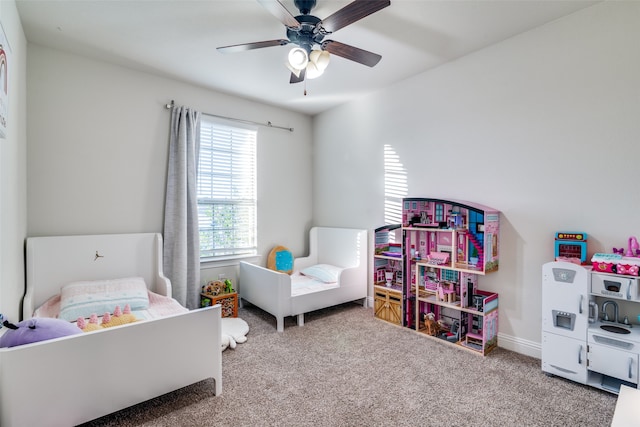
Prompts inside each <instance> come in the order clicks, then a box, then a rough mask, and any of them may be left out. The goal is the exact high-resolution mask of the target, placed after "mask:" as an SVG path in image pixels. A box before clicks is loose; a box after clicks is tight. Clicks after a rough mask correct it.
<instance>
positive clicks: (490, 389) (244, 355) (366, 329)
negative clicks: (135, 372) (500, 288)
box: [86, 304, 616, 427]
mask: <svg viewBox="0 0 640 427" xmlns="http://www.w3.org/2000/svg"><path fill="white" fill-rule="evenodd" d="M239 316H240V317H242V318H243V319H244V320H246V321H247V323H248V325H249V327H250V332H249V333H248V335H247V338H248V339H247V342H246V343H244V344H242V345H240V346H238V347H237V348H236V349H234V350H231V349H228V350H226V351H225V352H224V353H223V355H222V363H223V391H222V395H221V396H214V395H213V392H212V384H213V383H212V382H211V381H203V382H200V383H197V384H195V385H192V386H190V387H186V388H184V389H181V390H179V391H176V392H173V393H170V394H168V395H165V396H162V397H160V398H157V399H153V400H151V401H149V402H145V403H143V404H141V405H137V406H135V407H132V408H129V409H126V410H124V411H120V412H118V413H116V414H113V415H110V416H107V417H104V418H101V419H99V420H95V421H93V422H91V423H87V424H86V425H87V426H314V427H321V426H563V427H568V426H608V425H610V423H611V419H612V417H613V411H614V408H615V403H616V396H615V395H613V394H609V393H606V392H603V391H600V390H596V389H593V388H590V387H586V386H581V385H579V384H575V383H573V382H570V381H567V380H563V379H560V378H556V377H548V376H546V375H545V374H543V373H542V371H541V370H540V361H539V360H537V359H534V358H531V357H526V356H522V355H519V354H517V353H513V352H510V351H507V350H503V349H501V348H498V349H497V350H495V351H493V352H492V353H491V354H490V355H489V356H487V357H484V358H483V357H482V356H479V355H476V354H472V353H470V352H468V351H463V350H461V349H457V348H452V347H450V346H448V345H446V343H440V342H437V341H433V340H429V339H426V338H424V337H423V336H420V335H418V334H416V333H415V332H413V331H410V330H407V329H403V328H400V327H396V326H393V325H390V324H387V323H385V322H382V321H380V320H377V319H374V318H373V313H372V310H371V309H363V308H362V306H360V305H356V304H345V305H342V306H338V307H335V308H331V309H326V310H320V311H317V312H314V313H311V314H308V315H306V316H305V325H304V326H303V327H298V326H296V325H295V319H294V318H287V319H286V322H285V331H284V332H283V333H277V332H276V330H275V323H276V322H275V318H273V317H271V316H269V315H268V314H266V313H264V312H263V311H261V310H259V309H257V308H256V307H253V306H247V307H245V308H243V309H241V310H240V312H239Z"/></svg>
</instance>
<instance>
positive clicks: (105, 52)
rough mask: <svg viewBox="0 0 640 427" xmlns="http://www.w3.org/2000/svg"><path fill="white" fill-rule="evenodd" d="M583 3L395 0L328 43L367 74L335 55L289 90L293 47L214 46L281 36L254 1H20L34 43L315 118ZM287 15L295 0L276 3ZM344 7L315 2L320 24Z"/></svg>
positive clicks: (335, 0) (328, 0) (334, 0)
mask: <svg viewBox="0 0 640 427" xmlns="http://www.w3.org/2000/svg"><path fill="white" fill-rule="evenodd" d="M598 1H600V0H596V1H586V0H391V6H389V7H387V8H385V9H382V10H381V11H379V12H377V13H375V14H373V15H370V16H368V17H366V18H364V19H362V20H360V21H358V22H356V23H354V24H351V25H349V26H347V27H345V28H342V29H340V30H339V31H336V32H335V33H334V34H332V35H331V36H330V38H331V39H333V40H336V41H340V42H342V43H346V44H350V45H352V46H356V47H359V48H362V49H365V50H368V51H371V52H375V53H378V54H380V55H382V60H381V61H380V63H379V64H378V65H377V66H375V67H373V68H369V67H367V66H364V65H361V64H358V63H355V62H352V61H349V60H346V59H343V58H340V57H337V56H332V58H331V63H330V64H329V67H328V68H327V70H326V71H325V73H324V75H323V76H321V77H319V78H317V79H314V80H308V81H307V82H306V89H307V95H306V96H305V95H304V90H305V83H299V84H289V76H290V72H289V71H288V70H287V69H286V68H285V66H284V63H285V59H286V55H287V53H288V51H289V49H290V48H291V46H289V47H287V46H277V47H269V48H264V49H257V50H251V51H245V52H240V53H227V54H223V53H220V52H218V51H217V50H216V47H219V46H227V45H233V44H241V43H249V42H256V41H263V40H274V39H280V38H286V36H285V27H284V25H283V24H282V23H280V21H278V19H276V18H275V17H274V16H273V15H271V14H270V13H269V12H268V11H267V10H266V9H265V8H263V7H262V6H261V5H260V4H259V3H258V2H257V1H256V0H16V3H17V8H18V13H19V15H20V18H21V20H22V25H23V28H24V31H25V34H26V37H27V40H28V41H29V42H31V43H36V44H39V45H44V46H49V47H53V48H57V49H61V50H65V51H69V52H73V53H77V54H80V55H85V56H89V57H92V58H96V59H100V60H104V61H108V62H112V63H116V64H121V65H124V66H127V67H131V68H135V69H139V70H142V71H147V72H152V73H155V74H159V75H163V76H168V77H171V78H174V79H178V80H182V81H185V82H189V83H193V84H196V85H199V86H203V87H206V88H211V89H213V90H216V91H221V92H225V93H229V94H233V95H237V96H241V97H244V98H249V99H253V100H258V101H261V102H265V103H268V104H272V105H277V106H281V107H284V108H287V109H291V110H295V111H299V112H302V113H305V114H310V115H313V114H316V113H319V112H321V111H324V110H326V109H328V108H331V107H333V106H336V105H339V104H341V103H344V102H347V101H349V100H351V99H353V98H355V97H357V96H360V95H362V94H365V93H368V92H371V91H376V90H378V89H381V88H384V87H387V86H390V85H392V84H394V83H395V82H398V81H400V80H403V79H406V78H408V77H411V76H414V75H416V74H418V73H421V72H423V71H425V70H428V69H430V68H433V67H437V66H438V65H440V64H442V63H445V62H447V61H452V60H454V59H456V58H459V57H461V56H463V55H466V54H468V53H471V52H474V51H477V50H479V49H482V48H483V47H485V46H488V45H491V44H494V43H496V42H499V41H501V40H504V39H506V38H509V37H512V36H514V35H516V34H519V33H522V32H524V31H527V30H530V29H532V28H535V27H538V26H540V25H544V24H545V23H547V22H549V21H552V20H555V19H558V18H560V17H562V16H564V15H567V14H570V13H572V12H575V11H577V10H579V9H582V8H584V7H588V6H590V5H592V4H594V3H598ZM281 2H282V3H283V4H284V5H285V7H286V8H287V9H288V10H289V11H290V12H291V13H292V14H293V15H298V14H299V12H298V11H297V9H296V8H295V6H294V4H293V0H281ZM348 3H350V0H318V4H317V6H316V7H315V8H314V9H313V10H312V12H311V14H312V15H315V16H318V17H319V18H325V17H327V16H329V15H331V14H332V13H334V12H335V11H337V10H339V9H340V8H342V7H344V6H345V5H347V4H348Z"/></svg>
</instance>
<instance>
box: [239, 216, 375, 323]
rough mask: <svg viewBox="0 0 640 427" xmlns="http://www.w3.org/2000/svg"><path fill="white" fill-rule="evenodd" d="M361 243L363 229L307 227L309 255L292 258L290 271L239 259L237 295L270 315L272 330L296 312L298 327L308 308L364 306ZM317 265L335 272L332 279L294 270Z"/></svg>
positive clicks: (364, 256) (364, 261)
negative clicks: (359, 303)
mask: <svg viewBox="0 0 640 427" xmlns="http://www.w3.org/2000/svg"><path fill="white" fill-rule="evenodd" d="M367 247H368V245H367V230H360V229H351V228H331V227H313V228H312V229H311V230H310V232H309V256H307V257H304V258H295V259H294V264H293V273H292V274H291V275H289V274H286V273H281V272H278V271H273V270H269V269H267V268H264V267H262V266H258V265H255V264H250V263H248V262H241V263H240V276H239V283H238V290H239V294H240V298H241V299H242V300H244V301H247V302H249V303H251V304H253V305H255V306H257V307H259V308H261V309H262V310H264V311H266V312H267V313H270V314H272V315H273V316H275V318H276V329H277V331H278V332H282V331H283V330H284V318H285V317H287V316H297V318H298V326H302V325H304V313H308V312H310V311H314V310H319V309H321V308H325V307H331V306H334V305H337V304H342V303H345V302H350V301H355V300H359V299H363V306H364V307H366V301H367V272H368V268H367V265H368V264H367ZM319 265H320V266H322V267H323V268H324V267H327V266H328V267H327V270H330V271H331V272H332V273H333V272H335V273H336V275H337V281H335V282H333V283H324V282H323V281H320V280H314V279H312V278H310V277H309V276H303V275H301V274H300V272H301V271H303V270H305V269H307V268H309V267H315V266H319ZM335 267H337V268H335Z"/></svg>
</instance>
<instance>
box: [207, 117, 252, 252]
mask: <svg viewBox="0 0 640 427" xmlns="http://www.w3.org/2000/svg"><path fill="white" fill-rule="evenodd" d="M256 136H257V131H256V130H255V129H251V128H247V127H241V126H236V125H232V124H229V122H227V121H222V120H219V119H216V118H215V117H212V116H208V115H205V114H203V115H202V116H201V119H200V153H199V159H198V178H197V181H198V182H197V191H198V227H199V230H200V259H201V260H202V259H206V258H215V257H226V256H237V255H255V254H256V252H257V250H256V248H257V241H256Z"/></svg>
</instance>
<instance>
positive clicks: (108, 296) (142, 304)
mask: <svg viewBox="0 0 640 427" xmlns="http://www.w3.org/2000/svg"><path fill="white" fill-rule="evenodd" d="M126 304H129V306H130V307H131V310H146V309H147V308H149V295H148V293H147V286H146V285H145V283H144V279H143V278H142V277H127V278H123V279H112V280H95V281H85V282H72V283H68V284H66V285H64V286H63V287H62V289H61V291H60V315H59V316H58V317H59V318H61V319H65V320H68V321H74V320H76V319H77V318H78V317H89V316H91V315H92V314H93V313H95V314H97V315H102V314H104V313H106V312H109V313H113V310H114V309H115V308H116V306H117V305H119V306H120V308H124V306H125V305H126Z"/></svg>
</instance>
